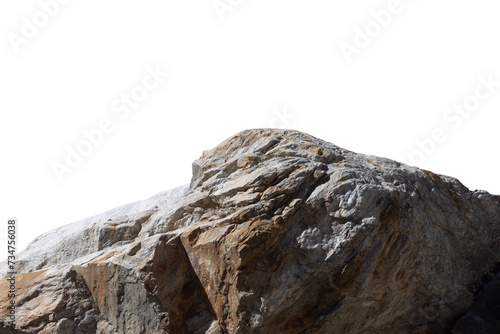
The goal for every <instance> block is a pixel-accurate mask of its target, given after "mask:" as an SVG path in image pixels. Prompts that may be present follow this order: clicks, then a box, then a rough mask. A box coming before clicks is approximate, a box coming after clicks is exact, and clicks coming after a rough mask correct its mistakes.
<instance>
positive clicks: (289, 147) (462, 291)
mask: <svg viewBox="0 0 500 334" xmlns="http://www.w3.org/2000/svg"><path fill="white" fill-rule="evenodd" d="M499 251H500V198H499V197H498V196H494V195H491V194H489V193H487V192H485V191H470V190H469V189H467V188H466V187H465V186H463V185H462V184H461V183H460V182H459V181H458V180H456V179H454V178H452V177H448V176H442V175H436V174H434V173H432V172H429V171H426V170H422V169H418V168H415V167H410V166H407V165H404V164H401V163H398V162H395V161H392V160H388V159H384V158H379V157H375V156H367V155H363V154H357V153H354V152H350V151H348V150H345V149H342V148H340V147H337V146H335V145H333V144H330V143H327V142H324V141H322V140H320V139H317V138H314V137H312V136H310V135H307V134H304V133H301V132H298V131H291V130H274V129H258V130H247V131H243V132H241V133H239V134H237V135H235V136H233V137H231V138H229V139H227V140H226V141H224V142H223V143H221V144H220V145H219V146H217V147H216V148H214V149H212V150H209V151H205V152H204V153H203V155H202V156H201V157H200V158H199V159H198V160H196V161H195V162H194V163H193V177H192V180H191V182H190V184H189V185H186V186H183V187H179V188H176V189H172V190H169V191H166V192H163V193H160V194H158V195H156V196H154V197H152V198H150V199H147V200H144V201H141V202H136V203H132V204H129V205H125V206H122V207H119V208H115V209H113V210H110V211H108V212H106V213H103V214H101V215H98V216H94V217H91V218H88V219H85V220H82V221H79V222H76V223H73V224H70V225H67V226H63V227H61V228H58V229H55V230H53V231H50V232H47V233H45V234H43V235H41V236H40V237H38V238H37V239H36V240H35V241H33V242H32V243H31V244H30V245H29V246H28V248H27V249H26V250H25V251H24V252H22V253H20V254H19V255H18V268H17V269H18V271H19V274H18V275H17V277H16V286H17V290H18V291H17V299H16V302H17V306H18V308H17V320H16V327H15V328H7V320H8V319H7V318H6V315H5V313H4V314H2V315H0V333H41V334H48V333H103V334H108V333H127V334H129V333H137V334H139V333H147V334H150V333H153V334H154V333H175V334H177V333H211V334H214V333H290V334H292V333H297V334H298V333H398V334H399V333H451V332H453V333H497V332H500V327H499V326H500V325H499V323H498V319H499V317H498V312H499V306H498V305H499V302H500V292H499V291H500V283H499V282H500V279H499V276H498V274H496V276H495V273H496V268H498V267H497V265H498V263H499V262H500V252H499ZM0 274H1V277H2V278H4V277H5V276H6V274H7V268H6V264H5V263H2V265H1V266H0ZM8 289H9V284H8V282H7V281H6V280H5V279H2V280H1V283H0V307H1V309H2V310H5V308H6V307H7V305H8V303H9V300H8V299H7V290H8ZM495 312H496V313H495ZM454 326H455V328H454ZM475 328H480V329H481V331H476V330H474V329H475Z"/></svg>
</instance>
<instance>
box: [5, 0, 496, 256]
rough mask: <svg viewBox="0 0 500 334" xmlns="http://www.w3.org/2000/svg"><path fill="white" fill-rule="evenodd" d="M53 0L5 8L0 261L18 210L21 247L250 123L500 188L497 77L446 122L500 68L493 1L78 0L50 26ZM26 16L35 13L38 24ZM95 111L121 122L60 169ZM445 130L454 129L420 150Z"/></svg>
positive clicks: (475, 185) (141, 186) (176, 176)
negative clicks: (121, 109)
mask: <svg viewBox="0 0 500 334" xmlns="http://www.w3.org/2000/svg"><path fill="white" fill-rule="evenodd" d="M54 1H55V0H52V2H54ZM50 2H51V1H50V0H42V1H32V0H29V1H28V0H24V1H2V2H1V4H0V29H1V37H2V39H1V42H0V57H1V59H0V60H1V61H0V94H1V95H0V96H1V98H0V110H1V121H0V127H1V128H0V145H1V146H0V147H1V157H2V160H1V164H0V171H1V173H0V181H1V182H0V186H1V188H0V221H1V223H0V226H1V229H2V231H1V235H2V238H3V239H2V245H3V246H2V245H0V251H1V252H2V254H1V255H0V257H1V258H5V256H6V254H5V255H4V254H3V253H6V250H5V251H4V249H6V247H5V232H6V225H7V224H6V222H7V219H8V218H9V217H16V218H18V220H19V235H18V237H19V243H20V246H21V248H24V247H25V246H26V245H27V244H28V242H30V241H31V240H32V239H34V238H35V237H36V236H37V235H39V234H41V233H42V232H45V231H48V230H50V229H52V228H54V227H57V226H60V225H63V224H67V223H71V222H74V221H76V220H79V219H82V218H86V217H88V216H91V215H94V214H98V213H100V212H103V211H106V210H108V209H111V208H113V207H115V206H118V205H121V204H125V203H128V202H131V201H136V200H141V199H145V198H147V197H150V196H152V195H154V194H155V193H157V192H160V191H163V190H166V189H168V188H172V187H176V186H179V185H182V184H186V183H188V182H189V181H190V178H191V163H192V161H193V160H195V159H196V158H198V157H199V156H200V155H201V153H202V151H203V150H206V149H210V148H212V147H214V146H216V145H217V144H219V143H220V142H221V141H223V140H224V139H226V138H227V137H230V136H232V135H234V134H236V133H237V132H239V131H241V130H244V129H248V128H262V127H284V128H292V129H297V130H301V131H304V132H307V133H309V134H311V135H314V136H316V137H320V138H322V139H325V140H327V141H330V142H332V143H334V144H336V145H339V146H341V147H344V148H347V149H350V150H353V151H356V152H361V153H367V154H373V155H379V156H384V157H388V158H392V159H396V160H401V159H409V158H410V157H411V156H412V154H413V157H414V158H415V157H418V156H419V154H420V158H419V160H418V166H420V167H422V168H425V169H429V170H433V171H434V172H437V173H441V174H446V175H452V176H455V177H457V178H459V179H460V180H461V181H462V182H463V183H464V184H465V185H466V186H468V187H469V188H470V189H471V190H474V189H485V190H487V191H490V192H493V193H497V194H498V193H500V178H499V177H498V176H497V175H498V171H499V168H498V164H497V162H498V161H499V159H498V154H499V153H498V147H497V143H498V136H499V131H498V129H497V127H498V125H499V118H500V117H499V113H498V111H499V108H500V87H496V90H497V91H495V92H493V93H492V94H491V96H489V97H488V98H487V99H485V100H484V101H481V102H480V104H479V106H478V107H477V108H476V109H475V110H474V112H471V113H470V115H469V117H468V118H463V119H461V120H460V124H459V125H458V123H457V124H455V125H456V127H455V128H454V127H452V126H451V125H452V124H451V123H447V122H445V121H444V119H443V115H444V114H445V112H446V110H447V109H448V108H451V107H453V105H454V104H457V103H458V104H460V103H462V102H463V101H464V99H466V98H468V97H471V96H474V93H475V90H476V88H477V87H478V85H480V79H479V77H481V76H482V77H483V78H488V76H490V77H491V78H493V79H494V80H496V81H500V70H499V66H500V45H499V43H500V41H499V35H498V32H499V31H500V20H499V17H498V13H499V9H500V4H498V2H496V1H492V0H488V1H486V0H482V1H481V0H479V1H457V0H453V1H451V0H447V1H439V2H437V1H430V0H419V1H417V0H414V1H410V0H401V1H400V3H399V11H398V12H397V13H395V14H391V18H390V22H388V20H387V18H386V21H384V22H385V25H386V26H381V24H379V23H376V22H377V21H375V18H374V16H373V14H371V13H372V11H375V13H380V11H384V10H387V8H389V6H391V5H390V1H373V0H372V1H326V0H317V1H307V2H306V1H294V0H275V1H263V0H260V1H259V0H241V1H236V0H221V1H219V2H218V3H216V4H218V5H219V6H220V7H219V12H218V11H217V10H216V8H215V7H214V2H213V0H204V1H159V0H156V1H155V0H151V1H129V0H113V1H111V0H109V1H95V0H86V1H78V0H72V1H67V3H66V4H59V8H58V9H57V11H56V9H54V7H52V16H51V17H49V18H48V20H47V22H44V20H43V19H44V17H43V15H44V14H43V13H42V14H40V12H41V11H42V6H43V4H44V3H50ZM61 2H62V0H61ZM222 6H226V7H222ZM228 6H229V7H228ZM224 8H225V9H226V10H227V11H225V12H220V10H221V9H224ZM382 13H383V12H382ZM46 17H48V16H47V15H46ZM36 20H39V21H36ZM40 20H41V21H40ZM27 21H29V22H31V23H33V22H34V23H36V24H38V25H39V26H40V27H35V28H36V29H37V31H36V33H33V31H31V32H32V33H33V34H32V35H33V36H30V35H29V34H28V35H26V32H27V31H28V32H29V29H28V28H26V27H25V26H26V24H27V23H26V22H27ZM374 22H375V25H374ZM377 24H378V27H379V28H380V29H379V31H377ZM43 25H44V26H43ZM366 27H369V28H371V29H374V30H371V31H370V33H371V35H372V37H369V43H365V44H367V45H366V46H364V45H363V43H361V44H360V43H359V39H360V38H361V37H359V36H358V34H359V30H358V29H360V30H364V29H365V28H366ZM23 31H24V33H25V35H26V36H28V37H29V38H25V37H23V36H25V35H23ZM13 36H16V38H17V39H15V38H14V37H13ZM19 37H22V38H25V40H23V42H22V43H21V44H19V43H20V42H19V40H20V39H19ZM356 38H358V46H359V45H363V47H359V48H358V49H357V50H358V53H357V54H353V55H352V57H350V58H351V59H350V60H351V61H350V62H348V59H347V58H346V57H345V55H344V53H343V52H342V48H341V46H342V45H344V46H345V45H346V44H342V43H348V44H350V45H352V46H355V39H356ZM361 39H362V38H361ZM13 41H17V44H16V42H13ZM365 42H366V40H365ZM16 50H17V52H16ZM147 67H149V68H152V69H154V68H157V67H159V68H161V69H162V70H164V71H168V72H169V76H168V78H166V79H165V80H164V81H163V82H162V83H161V84H160V85H159V86H158V87H157V88H156V89H154V90H153V91H151V92H149V93H148V95H147V98H146V99H145V100H144V101H142V102H140V103H139V106H138V107H137V108H135V109H133V110H131V112H130V114H129V115H128V117H126V118H124V119H120V118H119V117H118V116H119V115H118V114H117V113H115V112H114V111H113V108H112V104H113V103H114V102H115V101H116V100H117V99H119V98H120V97H121V96H122V95H121V94H129V93H130V92H131V91H132V90H133V89H134V88H137V86H138V85H140V84H141V83H142V81H143V79H144V78H145V77H146V76H147V73H148V72H147V70H146V68H147ZM483 93H484V90H483ZM455 116H456V115H455ZM103 119H111V120H112V121H113V122H114V123H113V124H114V128H113V131H112V132H111V133H108V134H105V135H104V137H103V139H102V142H101V143H100V144H99V145H96V146H94V147H93V148H92V152H91V153H90V154H89V155H88V156H86V157H84V158H83V159H82V162H81V163H80V164H79V165H78V166H77V167H75V168H73V169H72V171H71V172H68V173H65V174H64V175H63V178H62V181H59V180H58V177H57V176H56V173H55V172H54V170H53V166H52V164H53V163H54V162H59V163H65V159H66V155H67V147H71V148H73V149H74V148H76V147H77V145H78V144H79V143H80V142H81V141H82V140H85V137H84V135H83V131H84V130H87V131H89V130H91V129H95V128H97V127H98V126H99V123H100V122H101V120H103ZM457 122H458V121H457ZM436 128H440V129H442V132H444V135H445V136H446V140H445V141H444V142H441V143H434V144H428V146H427V152H426V153H425V156H424V155H423V153H415V152H416V150H418V149H419V148H418V146H417V144H416V141H424V142H425V141H426V140H429V138H431V136H432V132H433V131H434V130H435V129H436ZM413 160H414V161H415V159H413ZM4 230H5V231H4Z"/></svg>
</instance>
